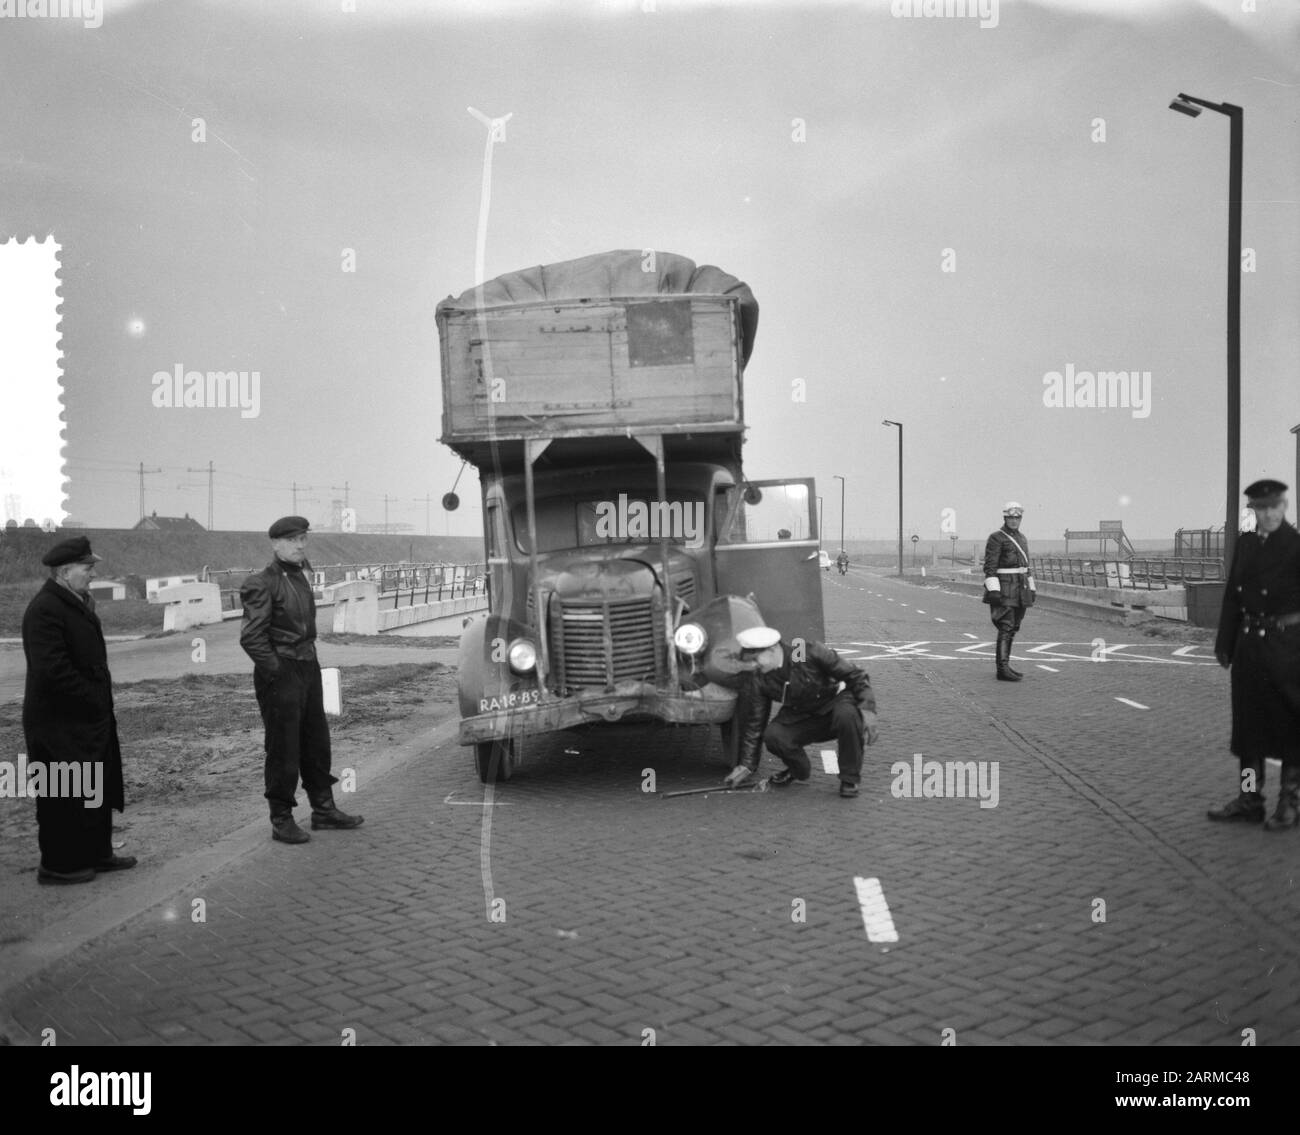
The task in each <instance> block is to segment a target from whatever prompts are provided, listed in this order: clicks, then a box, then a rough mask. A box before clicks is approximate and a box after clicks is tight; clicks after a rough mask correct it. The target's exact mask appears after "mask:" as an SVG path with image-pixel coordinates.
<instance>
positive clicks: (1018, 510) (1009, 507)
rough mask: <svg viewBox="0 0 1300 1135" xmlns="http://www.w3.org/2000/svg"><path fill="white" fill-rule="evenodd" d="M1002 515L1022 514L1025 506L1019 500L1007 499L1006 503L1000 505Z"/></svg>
mask: <svg viewBox="0 0 1300 1135" xmlns="http://www.w3.org/2000/svg"><path fill="white" fill-rule="evenodd" d="M1002 515H1003V516H1024V515H1025V506H1024V505H1023V504H1021V503H1020V502H1019V501H1007V503H1006V504H1004V505H1003V506H1002Z"/></svg>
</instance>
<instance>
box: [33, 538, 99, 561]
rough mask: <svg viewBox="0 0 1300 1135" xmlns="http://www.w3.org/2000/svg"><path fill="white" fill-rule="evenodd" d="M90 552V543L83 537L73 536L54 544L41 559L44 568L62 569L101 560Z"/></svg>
mask: <svg viewBox="0 0 1300 1135" xmlns="http://www.w3.org/2000/svg"><path fill="white" fill-rule="evenodd" d="M103 558H104V557H103V556H97V555H95V553H94V552H92V551H91V550H90V541H89V540H88V539H87V538H86V537H85V536H73V537H72V539H71V540H63V541H60V542H59V543H58V544H55V545H54V547H52V548H51V549H50V550H49V551H48V552H46V553H45V555H43V556H42V557H41V563H43V564H44V565H45V566H46V567H62V566H63V565H64V564H93V563H96V562H97V561H99V560H102V559H103Z"/></svg>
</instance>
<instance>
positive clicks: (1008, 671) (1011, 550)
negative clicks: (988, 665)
mask: <svg viewBox="0 0 1300 1135" xmlns="http://www.w3.org/2000/svg"><path fill="white" fill-rule="evenodd" d="M1024 514H1025V510H1024V507H1023V506H1022V505H1020V504H1017V503H1016V502H1015V501H1008V502H1007V503H1006V504H1005V505H1004V506H1003V508H1002V527H1001V528H999V529H998V530H997V531H996V532H993V533H991V534H990V535H989V538H988V541H987V543H985V545H984V602H985V603H987V604H988V605H989V614H990V616H992V619H993V625H994V626H995V627H997V629H998V645H997V665H998V681H999V682H1019V681H1020V680H1021V679H1022V678H1023V677H1024V675H1023V674H1022V673H1021V672H1020V671H1019V670H1013V669H1012V668H1011V645H1012V643H1013V642H1015V639H1016V632H1017V631H1018V630H1020V623H1021V620H1023V619H1024V617H1025V611H1026V610H1027V609H1028V608H1029V607H1032V606H1033V605H1034V598H1035V596H1034V574H1033V571H1032V570H1031V568H1030V564H1029V541H1028V540H1026V539H1025V537H1024V536H1022V535H1021V533H1020V518H1021V517H1022V516H1024Z"/></svg>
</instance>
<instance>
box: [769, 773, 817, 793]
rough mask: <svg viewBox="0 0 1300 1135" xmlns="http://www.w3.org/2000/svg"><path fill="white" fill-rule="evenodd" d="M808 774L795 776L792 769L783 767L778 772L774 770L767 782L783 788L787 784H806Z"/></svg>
mask: <svg viewBox="0 0 1300 1135" xmlns="http://www.w3.org/2000/svg"><path fill="white" fill-rule="evenodd" d="M809 775H811V774H805V775H804V776H796V775H795V772H794V769H789V768H783V769H782V770H781V771H780V772H774V773H773V774H772V778H771V780H770V781H769V782H768V783H769V784H772V785H774V786H775V787H776V788H784V787H785V786H786V785H787V784H807V783H808V776H809Z"/></svg>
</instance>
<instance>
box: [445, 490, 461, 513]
mask: <svg viewBox="0 0 1300 1135" xmlns="http://www.w3.org/2000/svg"><path fill="white" fill-rule="evenodd" d="M442 507H443V508H445V509H446V510H447V511H448V512H455V511H456V510H457V509H458V508H460V497H458V496H457V495H456V494H455V493H445V494H444V495H443V498H442Z"/></svg>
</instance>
